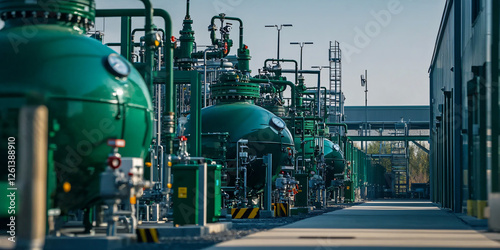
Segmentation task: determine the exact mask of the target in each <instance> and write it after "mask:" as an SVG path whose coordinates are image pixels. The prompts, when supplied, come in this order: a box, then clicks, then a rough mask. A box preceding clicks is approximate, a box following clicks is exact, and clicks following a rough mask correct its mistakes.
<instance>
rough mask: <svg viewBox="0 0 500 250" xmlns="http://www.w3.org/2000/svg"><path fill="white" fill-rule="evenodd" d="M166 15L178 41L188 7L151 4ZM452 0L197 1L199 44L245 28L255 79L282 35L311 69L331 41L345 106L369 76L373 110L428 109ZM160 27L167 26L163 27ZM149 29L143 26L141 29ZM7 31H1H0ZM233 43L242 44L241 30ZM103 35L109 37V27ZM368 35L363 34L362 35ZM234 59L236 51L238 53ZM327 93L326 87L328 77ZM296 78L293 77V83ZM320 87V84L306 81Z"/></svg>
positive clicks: (285, 52) (129, 4)
mask: <svg viewBox="0 0 500 250" xmlns="http://www.w3.org/2000/svg"><path fill="white" fill-rule="evenodd" d="M152 2H153V5H154V7H155V8H163V9H165V10H167V11H168V12H169V13H170V15H171V16H172V19H173V30H174V35H175V36H176V37H178V35H179V33H178V31H179V30H180V29H181V24H182V19H183V17H184V14H185V1H184V0H169V1H165V0H163V1H162V0H152ZM96 4H97V8H101V9H103V8H143V4H142V2H140V1H139V0H96ZM444 4H445V0H413V1H412V0H309V1H305V0H192V1H191V18H192V19H193V20H194V25H193V28H194V30H195V36H196V41H197V42H198V44H204V45H206V44H209V41H210V40H209V33H208V31H207V26H208V25H209V22H210V18H211V17H212V16H214V15H217V14H219V13H221V12H224V13H226V14H227V15H228V16H235V17H239V18H241V19H242V20H243V22H244V27H245V37H244V39H245V41H244V42H245V44H247V45H248V46H249V49H250V51H251V55H252V61H251V64H250V65H251V68H252V70H253V74H254V73H255V74H256V73H257V69H258V68H259V67H262V65H263V61H264V60H265V59H266V58H271V57H272V58H275V57H276V38H277V32H276V29H275V28H264V25H266V24H282V23H291V24H293V27H285V28H284V29H283V30H282V32H281V57H283V58H292V59H297V60H298V59H299V47H298V46H296V45H290V44H289V43H290V42H291V41H313V42H314V44H313V45H306V47H304V69H310V66H312V65H328V44H329V41H335V40H337V41H339V42H340V43H341V44H342V45H343V46H344V58H343V64H342V67H343V72H342V73H343V90H344V93H345V96H346V98H347V99H346V105H349V106H352V105H364V92H363V91H364V89H363V88H362V87H361V86H360V74H362V73H364V70H365V69H367V70H368V84H369V85H368V90H369V92H368V105H428V104H429V94H428V92H429V77H428V74H427V70H428V68H429V64H430V60H431V56H432V51H433V48H434V43H435V40H436V35H437V31H438V28H439V23H440V20H441V15H442V12H443V8H444ZM156 22H157V24H158V26H160V25H161V21H160V20H159V19H158V20H157V21H156ZM117 24H118V20H111V19H108V20H107V21H106V30H105V33H106V36H105V42H117V41H119V37H118V35H119V30H118V28H117ZM137 25H142V20H139V21H138V22H137ZM0 26H1V25H0ZM234 26H235V27H234V28H233V31H232V37H233V40H234V41H235V43H236V44H237V40H238V37H237V34H238V30H237V27H236V26H237V25H234ZM96 28H97V29H98V30H102V28H103V26H102V22H101V21H98V22H97V25H96ZM361 33H363V34H361ZM233 51H235V50H233ZM322 73H323V74H322V75H323V81H322V85H323V86H327V84H328V80H327V70H326V69H325V70H323V72H322ZM290 77H292V76H290ZM306 81H307V83H308V85H310V86H315V85H316V79H315V78H314V77H313V76H309V77H306Z"/></svg>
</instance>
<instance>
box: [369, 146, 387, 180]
mask: <svg viewBox="0 0 500 250" xmlns="http://www.w3.org/2000/svg"><path fill="white" fill-rule="evenodd" d="M390 153H391V144H390V143H389V142H379V141H377V142H371V143H370V144H368V154H390ZM374 162H378V163H380V165H382V166H384V168H385V171H386V172H388V173H390V172H391V170H392V164H391V159H389V158H382V159H377V158H374Z"/></svg>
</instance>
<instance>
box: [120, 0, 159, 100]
mask: <svg viewBox="0 0 500 250" xmlns="http://www.w3.org/2000/svg"><path fill="white" fill-rule="evenodd" d="M141 2H143V3H144V8H145V11H146V13H145V17H146V24H145V25H144V30H145V33H146V35H145V42H146V52H145V55H144V56H145V58H146V61H145V65H146V67H145V68H146V69H145V71H144V78H145V79H144V80H145V81H146V84H147V85H148V88H149V93H150V94H152V93H153V64H154V54H153V48H154V47H155V44H154V41H155V39H156V38H155V34H154V33H153V12H154V11H153V6H152V5H151V1H150V0H141ZM127 42H128V41H127Z"/></svg>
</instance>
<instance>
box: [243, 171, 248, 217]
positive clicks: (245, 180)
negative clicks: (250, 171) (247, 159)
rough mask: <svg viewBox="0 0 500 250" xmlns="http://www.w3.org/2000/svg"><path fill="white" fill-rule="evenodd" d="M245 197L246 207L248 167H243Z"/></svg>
mask: <svg viewBox="0 0 500 250" xmlns="http://www.w3.org/2000/svg"><path fill="white" fill-rule="evenodd" d="M243 195H244V196H243V197H244V199H243V200H244V202H245V207H246V206H247V204H248V201H247V167H243Z"/></svg>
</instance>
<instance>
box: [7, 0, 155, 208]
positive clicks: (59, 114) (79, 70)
mask: <svg viewBox="0 0 500 250" xmlns="http://www.w3.org/2000/svg"><path fill="white" fill-rule="evenodd" d="M94 16H95V3H94V1H93V0H66V1H49V0H38V1H37V0H32V1H25V0H0V17H1V18H2V19H3V20H4V22H5V27H4V28H3V29H2V30H1V31H0V89H1V90H0V93H1V94H0V117H1V121H2V124H1V127H0V128H1V129H0V138H1V141H2V142H7V138H8V137H11V136H13V137H17V138H18V137H19V133H18V125H19V124H18V113H19V110H20V108H21V107H23V106H24V105H27V104H30V103H36V104H44V105H46V106H47V107H48V109H49V124H48V125H49V145H48V149H49V151H48V152H49V155H48V156H49V157H48V161H49V162H48V168H49V169H48V188H49V194H48V197H50V198H51V200H50V202H53V204H49V205H48V206H49V208H50V207H59V208H62V209H63V210H67V209H77V208H84V207H88V206H90V205H92V204H95V202H97V201H99V174H100V173H101V172H102V171H103V170H104V169H105V167H106V164H105V162H106V159H107V157H108V154H109V153H110V152H111V148H110V147H109V146H107V144H106V142H107V140H108V139H113V138H119V139H125V141H126V146H125V147H124V148H122V149H120V151H119V153H120V154H121V155H122V156H123V157H141V158H144V157H145V155H146V152H147V149H148V147H149V144H150V141H151V134H152V133H151V126H152V105H151V99H150V95H149V91H148V89H147V86H146V85H145V83H144V80H143V79H142V77H141V75H140V74H139V73H138V72H137V71H136V70H135V69H134V68H133V66H132V65H131V64H130V63H128V62H127V61H126V60H125V59H123V58H122V57H120V56H119V55H117V54H115V53H114V51H113V50H111V49H110V48H108V47H107V46H104V45H102V44H101V43H99V42H98V41H97V40H94V39H91V38H88V37H86V36H85V35H84V34H85V32H86V30H87V29H88V28H89V27H90V26H91V25H92V24H93V22H94ZM0 145H1V146H0V157H1V158H2V159H7V156H6V152H7V150H6V149H5V147H6V145H7V143H1V144H0ZM4 170H5V168H2V171H4ZM6 176H7V174H6V173H5V174H4V173H3V172H2V174H0V178H2V180H3V181H5V178H6ZM63 183H69V184H70V185H71V190H69V191H68V190H67V189H66V191H68V192H65V191H63V188H62V187H63ZM66 187H68V185H67V184H66Z"/></svg>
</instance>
